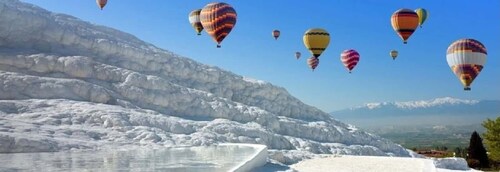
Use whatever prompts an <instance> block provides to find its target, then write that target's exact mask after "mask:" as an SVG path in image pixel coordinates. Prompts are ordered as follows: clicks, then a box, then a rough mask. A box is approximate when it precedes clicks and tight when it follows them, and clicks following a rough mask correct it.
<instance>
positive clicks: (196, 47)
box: [22, 0, 500, 112]
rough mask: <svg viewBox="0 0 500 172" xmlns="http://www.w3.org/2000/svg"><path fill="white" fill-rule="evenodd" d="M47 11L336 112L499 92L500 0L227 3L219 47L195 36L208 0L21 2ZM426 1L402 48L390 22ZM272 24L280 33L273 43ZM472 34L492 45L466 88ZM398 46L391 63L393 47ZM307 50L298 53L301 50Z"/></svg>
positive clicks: (231, 0) (256, 0)
mask: <svg viewBox="0 0 500 172" xmlns="http://www.w3.org/2000/svg"><path fill="white" fill-rule="evenodd" d="M22 1H24V2H29V3H33V4H36V5H38V6H41V7H43V8H45V9H48V10H50V11H54V12H58V13H66V14H69V15H73V16H75V17H78V18H81V19H82V20H85V21H89V22H91V23H95V24H99V25H104V26H109V27H112V28H116V29H118V30H122V31H125V32H128V33H131V34H133V35H135V36H137V37H138V38H139V39H142V40H144V41H146V42H149V43H152V44H154V45H156V46H158V47H160V48H163V49H166V50H169V51H172V52H175V53H177V54H180V55H182V56H185V57H189V58H192V59H194V60H196V61H199V62H201V63H205V64H209V65H214V66H219V67H220V68H223V69H225V70H229V71H232V72H234V73H236V74H239V75H243V76H248V77H252V78H256V79H260V80H264V81H268V82H271V83H273V84H275V85H278V86H281V87H284V88H286V89H287V90H288V91H289V92H290V93H291V94H292V95H294V96H296V97H297V98H299V99H301V100H302V101H304V102H305V103H307V104H310V105H313V106H316V107H318V108H320V109H322V110H324V111H327V112H330V111H333V110H339V109H343V108H348V107H352V106H357V105H361V104H364V103H368V102H380V101H409V100H422V99H432V98H436V97H444V96H451V97H456V98H463V99H500V68H499V66H500V58H499V55H500V49H499V48H498V47H500V1H497V0H482V1H480V3H478V1H470V0H453V1H449V0H429V1H422V0H398V1H394V0H342V1H341V0H316V1H315V0H310V1H287V0H279V1H278V0H275V1H269V0H252V1H247V0H244V1H242V0H228V1H224V2H226V3H229V4H231V5H232V6H233V7H234V8H235V10H236V11H237V13H238V21H237V23H236V26H235V28H234V29H233V31H232V32H231V34H230V35H229V36H228V37H227V38H226V39H225V40H224V41H223V43H222V48H221V49H217V48H215V45H216V44H215V42H214V41H213V40H212V38H210V37H209V36H208V35H207V34H206V33H203V35H202V36H197V35H196V34H195V31H194V30H193V29H192V28H191V25H190V24H189V21H188V14H189V12H190V11H191V10H193V9H197V8H202V7H203V6H204V5H205V4H207V3H209V2H212V1H207V0H197V1H185V0H146V1H137V0H108V1H109V2H108V5H107V6H106V7H105V8H104V10H103V11H101V10H99V9H98V8H97V5H96V4H95V1H94V0H85V1H82V0H78V1H67V0H66V1H62V0H22ZM420 7H421V8H425V9H427V10H428V12H429V17H428V19H427V21H426V23H425V24H424V26H423V28H422V29H418V30H417V31H416V32H415V33H414V34H413V35H412V37H411V38H410V39H409V41H408V44H407V45H404V44H403V43H402V41H401V39H400V38H399V37H398V36H397V35H396V33H395V32H394V30H393V29H392V27H391V23H390V17H391V15H392V13H393V12H394V11H396V10H398V9H400V8H409V9H416V8H420ZM314 27H320V28H324V29H326V30H328V31H329V32H330V35H331V42H330V46H329V47H328V49H327V50H326V51H325V52H324V53H323V54H322V55H321V57H320V64H319V66H318V68H317V69H316V70H315V71H314V72H311V70H310V69H309V68H308V67H307V64H306V59H307V58H308V57H309V56H310V54H309V52H308V51H307V50H306V48H305V47H304V45H303V43H302V36H303V34H304V32H305V31H306V30H307V29H309V28H314ZM273 29H279V30H281V37H280V38H279V39H278V41H275V40H274V39H273V37H272V36H271V31H272V30H273ZM461 38H474V39H477V40H479V41H481V42H482V43H483V44H484V45H485V46H486V48H487V49H488V60H487V63H486V65H485V68H484V69H483V71H482V72H481V74H480V75H479V76H478V78H476V80H475V81H474V83H473V84H472V91H470V92H464V91H463V89H462V88H463V87H462V85H461V84H460V82H459V81H458V79H457V78H456V77H455V75H454V74H453V73H452V72H451V70H450V68H449V67H448V64H447V62H446V49H447V48H448V46H449V45H450V44H451V43H452V42H454V41H455V40H458V39H461ZM349 48H353V49H356V50H357V51H358V52H359V53H360V55H361V58H360V62H359V64H358V66H357V67H356V68H355V69H354V71H353V73H352V74H348V72H347V71H346V69H345V68H344V67H343V65H342V64H341V63H340V60H339V58H340V53H341V52H342V51H343V50H345V49H349ZM391 49H396V50H398V51H399V57H398V59H397V60H396V61H393V60H392V59H391V58H390V56H389V51H390V50H391ZM296 51H300V52H302V58H301V59H300V60H296V59H295V57H294V53H295V52H296Z"/></svg>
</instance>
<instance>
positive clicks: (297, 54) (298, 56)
mask: <svg viewBox="0 0 500 172" xmlns="http://www.w3.org/2000/svg"><path fill="white" fill-rule="evenodd" d="M301 55H302V53H300V52H295V58H297V60H298V59H299V58H300V56H301Z"/></svg>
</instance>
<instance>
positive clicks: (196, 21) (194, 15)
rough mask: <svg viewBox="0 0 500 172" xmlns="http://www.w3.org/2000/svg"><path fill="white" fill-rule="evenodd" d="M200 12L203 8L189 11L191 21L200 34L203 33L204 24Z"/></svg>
mask: <svg viewBox="0 0 500 172" xmlns="http://www.w3.org/2000/svg"><path fill="white" fill-rule="evenodd" d="M200 13H201V9H197V10H194V11H192V12H191V13H189V23H191V25H192V26H193V28H194V30H195V31H196V33H197V34H198V35H201V31H203V25H201V20H200Z"/></svg>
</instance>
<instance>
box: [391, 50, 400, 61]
mask: <svg viewBox="0 0 500 172" xmlns="http://www.w3.org/2000/svg"><path fill="white" fill-rule="evenodd" d="M398 54H399V52H398V51H396V50H391V52H390V53H389V55H391V57H392V60H396V57H398Z"/></svg>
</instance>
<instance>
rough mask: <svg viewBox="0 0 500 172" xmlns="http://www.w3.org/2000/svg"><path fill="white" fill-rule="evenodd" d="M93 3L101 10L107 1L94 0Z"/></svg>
mask: <svg viewBox="0 0 500 172" xmlns="http://www.w3.org/2000/svg"><path fill="white" fill-rule="evenodd" d="M95 2H96V3H97V6H99V8H101V10H102V9H103V8H104V6H106V4H107V3H108V0H96V1H95Z"/></svg>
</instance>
